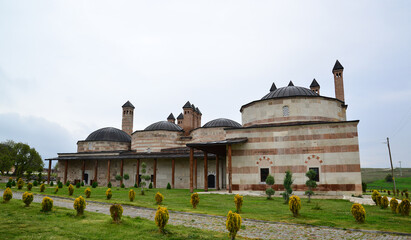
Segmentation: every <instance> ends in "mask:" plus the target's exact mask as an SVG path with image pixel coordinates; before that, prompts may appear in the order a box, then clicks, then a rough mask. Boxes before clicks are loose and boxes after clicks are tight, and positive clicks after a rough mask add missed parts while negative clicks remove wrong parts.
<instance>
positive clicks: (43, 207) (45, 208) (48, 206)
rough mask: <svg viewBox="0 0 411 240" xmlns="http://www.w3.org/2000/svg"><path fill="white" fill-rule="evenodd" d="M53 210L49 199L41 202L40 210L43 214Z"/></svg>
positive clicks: (45, 198)
mask: <svg viewBox="0 0 411 240" xmlns="http://www.w3.org/2000/svg"><path fill="white" fill-rule="evenodd" d="M52 208H53V199H51V198H49V197H44V198H43V201H42V202H41V210H42V211H43V212H49V211H51V209H52Z"/></svg>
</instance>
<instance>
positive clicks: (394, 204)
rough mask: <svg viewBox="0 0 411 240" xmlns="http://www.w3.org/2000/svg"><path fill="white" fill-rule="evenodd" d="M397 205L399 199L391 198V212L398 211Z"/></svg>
mask: <svg viewBox="0 0 411 240" xmlns="http://www.w3.org/2000/svg"><path fill="white" fill-rule="evenodd" d="M397 207H398V201H397V199H395V198H391V201H390V208H391V212H393V213H395V212H396V211H397Z"/></svg>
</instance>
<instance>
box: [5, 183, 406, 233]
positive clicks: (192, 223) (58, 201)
mask: <svg viewBox="0 0 411 240" xmlns="http://www.w3.org/2000/svg"><path fill="white" fill-rule="evenodd" d="M0 194H1V195H3V191H0ZM21 197H22V193H21V192H13V198H14V199H21ZM43 197H44V196H42V195H34V200H33V201H34V202H38V203H40V202H41V201H42V199H43ZM50 197H52V199H53V201H54V206H58V207H64V208H69V209H73V200H72V199H66V198H58V197H55V196H50ZM123 208H124V214H123V215H125V216H130V217H141V218H146V219H149V220H152V221H154V216H155V212H156V210H155V209H148V208H141V207H133V206H127V205H123ZM73 211H74V210H73ZM86 211H89V212H98V213H103V214H107V215H110V212H109V204H107V203H99V202H94V201H87V208H86ZM169 215H170V219H169V224H172V225H184V226H188V227H195V228H200V229H207V230H213V231H219V232H227V230H226V229H225V217H221V216H210V215H204V214H192V213H183V212H174V211H170V212H169ZM242 225H245V229H241V230H240V231H239V232H238V235H240V236H242V237H248V238H258V239H411V236H410V235H408V236H407V235H393V234H389V233H382V232H373V231H355V230H342V229H336V228H328V227H313V226H306V225H296V224H286V223H274V222H265V221H258V220H243V224H242Z"/></svg>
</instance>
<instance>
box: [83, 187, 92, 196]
mask: <svg viewBox="0 0 411 240" xmlns="http://www.w3.org/2000/svg"><path fill="white" fill-rule="evenodd" d="M84 194H86V198H90V195H91V189H90V188H89V187H88V188H86V190H84Z"/></svg>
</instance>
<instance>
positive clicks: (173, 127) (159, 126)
mask: <svg viewBox="0 0 411 240" xmlns="http://www.w3.org/2000/svg"><path fill="white" fill-rule="evenodd" d="M155 130H165V131H183V129H182V128H181V127H180V126H178V125H177V124H175V123H172V122H168V121H160V122H156V123H153V124H151V125H150V126H148V127H146V128H145V129H144V131H155Z"/></svg>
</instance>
